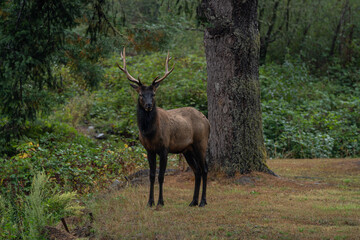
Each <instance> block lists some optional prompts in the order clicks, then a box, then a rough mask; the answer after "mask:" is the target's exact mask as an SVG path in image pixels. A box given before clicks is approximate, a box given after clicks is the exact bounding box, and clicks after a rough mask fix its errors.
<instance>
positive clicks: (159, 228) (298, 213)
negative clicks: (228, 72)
mask: <svg viewBox="0 0 360 240" xmlns="http://www.w3.org/2000/svg"><path fill="white" fill-rule="evenodd" d="M268 165H269V167H270V168H271V169H272V170H273V171H274V172H275V173H276V174H278V175H279V177H274V176H270V175H267V174H263V173H253V174H249V175H239V176H236V177H235V178H227V177H225V176H222V175H221V174H214V173H212V174H210V176H209V182H208V196H207V203H208V205H207V206H206V207H203V208H199V207H188V204H189V203H190V201H191V199H192V194H193V187H194V177H193V173H192V172H178V173H176V174H172V175H168V176H166V177H165V183H164V201H165V206H164V207H159V208H157V207H152V208H149V207H146V203H147V200H148V191H149V189H148V183H147V181H146V183H145V184H139V185H137V186H127V187H125V188H123V189H121V190H119V191H112V192H110V193H108V194H105V195H102V196H101V197H99V198H97V199H96V200H95V201H94V202H93V203H92V204H90V211H92V213H93V215H94V223H93V226H92V227H93V232H94V233H95V235H94V236H93V237H92V238H95V239H360V159H279V160H269V161H268ZM157 191H158V188H157V185H155V198H157V193H158V192H157ZM155 200H157V199H155ZM155 202H156V201H155Z"/></svg>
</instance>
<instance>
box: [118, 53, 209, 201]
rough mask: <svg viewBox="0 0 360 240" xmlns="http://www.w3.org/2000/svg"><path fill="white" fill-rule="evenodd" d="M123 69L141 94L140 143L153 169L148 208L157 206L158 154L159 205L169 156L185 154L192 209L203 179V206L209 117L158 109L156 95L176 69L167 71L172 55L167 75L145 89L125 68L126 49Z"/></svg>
mask: <svg viewBox="0 0 360 240" xmlns="http://www.w3.org/2000/svg"><path fill="white" fill-rule="evenodd" d="M121 57H122V60H123V67H120V65H119V64H118V63H117V65H118V67H119V68H120V70H121V71H123V72H124V73H125V74H126V76H127V79H128V80H129V81H130V82H132V83H135V84H136V85H135V84H131V83H130V85H131V86H132V87H133V88H134V89H135V90H136V91H137V92H138V94H139V98H138V105H137V124H138V127H139V138H140V142H141V144H142V145H143V146H144V147H145V149H146V151H147V157H148V161H149V166H150V196H149V201H148V206H150V207H151V206H153V205H154V183H155V174H156V154H158V155H159V157H160V170H159V201H158V203H157V205H164V200H163V182H164V174H165V170H166V164H167V155H168V153H183V154H184V156H185V158H186V161H187V163H188V164H189V165H190V167H191V168H192V170H193V171H194V174H195V190H194V196H193V200H192V202H191V203H190V206H196V205H198V199H199V190H200V183H201V177H202V180H203V190H202V196H201V202H200V204H199V206H200V207H203V206H205V205H206V204H207V203H206V180H207V172H208V167H207V163H206V159H205V158H206V149H207V144H208V138H209V133H210V124H209V121H208V120H207V118H206V117H205V116H204V115H203V114H202V113H201V112H199V111H198V110H196V109H194V108H191V107H184V108H177V109H172V110H168V111H166V110H164V109H161V108H158V107H156V104H155V92H156V90H157V88H158V87H159V85H160V83H161V81H163V80H164V79H165V78H166V77H167V76H168V75H169V74H170V73H171V72H172V71H173V70H174V66H173V67H172V69H171V70H170V71H169V70H168V64H169V61H170V59H171V58H170V57H169V53H168V55H167V57H166V61H165V74H164V76H163V77H161V78H159V77H156V78H155V79H154V80H153V82H152V84H151V85H150V86H145V85H143V84H142V83H141V81H140V79H135V78H134V77H132V76H131V75H130V74H129V72H128V71H127V69H126V58H125V48H124V50H123V53H122V54H121Z"/></svg>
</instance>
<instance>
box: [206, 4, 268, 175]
mask: <svg viewBox="0 0 360 240" xmlns="http://www.w3.org/2000/svg"><path fill="white" fill-rule="evenodd" d="M200 12H201V14H202V16H201V17H202V19H205V20H207V23H206V24H207V25H206V26H207V27H206V30H205V35H204V42H205V53H206V60H207V72H208V82H207V84H208V85H207V95H208V112H209V113H208V117H209V121H210V125H211V133H210V141H209V147H208V159H209V164H210V166H212V167H219V168H221V169H223V170H225V172H227V173H228V174H229V175H232V174H234V173H235V172H236V171H238V172H240V173H249V172H251V171H264V172H269V173H272V172H271V171H270V170H269V169H268V167H267V166H266V163H265V161H266V150H265V145H264V138H263V131H262V118H261V105H260V83H259V69H258V67H259V62H258V59H259V50H260V35H259V31H258V22H257V0H247V1H238V0H222V1H219V0H203V1H202V3H201V5H200Z"/></svg>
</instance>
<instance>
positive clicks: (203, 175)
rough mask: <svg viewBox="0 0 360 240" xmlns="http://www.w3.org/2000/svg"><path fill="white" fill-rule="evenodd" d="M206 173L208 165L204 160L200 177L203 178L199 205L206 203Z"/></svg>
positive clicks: (202, 205)
mask: <svg viewBox="0 0 360 240" xmlns="http://www.w3.org/2000/svg"><path fill="white" fill-rule="evenodd" d="M207 173H208V166H207V163H206V161H205V164H204V169H203V171H202V179H203V189H202V195H201V202H200V205H199V207H204V206H205V205H206V204H207V203H206V183H207Z"/></svg>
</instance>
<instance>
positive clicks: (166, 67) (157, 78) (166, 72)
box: [152, 52, 175, 85]
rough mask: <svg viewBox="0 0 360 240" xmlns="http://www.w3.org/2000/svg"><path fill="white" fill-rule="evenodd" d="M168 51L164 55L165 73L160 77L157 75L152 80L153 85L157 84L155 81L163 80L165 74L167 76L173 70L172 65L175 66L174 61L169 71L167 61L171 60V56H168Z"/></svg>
mask: <svg viewBox="0 0 360 240" xmlns="http://www.w3.org/2000/svg"><path fill="white" fill-rule="evenodd" d="M169 54H170V53H169V52H168V55H167V57H166V61H165V74H164V76H163V77H162V78H160V79H159V76H157V77H156V78H155V79H154V81H153V83H152V84H153V85H154V84H157V83H160V82H161V81H162V80H164V79H165V78H166V77H167V76H169V74H170V73H171V72H172V71H173V70H174V66H175V63H174V65H173V67H172V68H171V70H170V71H169V61H170V60H171V57H170V56H169Z"/></svg>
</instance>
